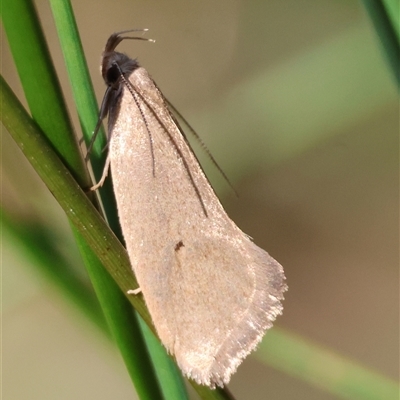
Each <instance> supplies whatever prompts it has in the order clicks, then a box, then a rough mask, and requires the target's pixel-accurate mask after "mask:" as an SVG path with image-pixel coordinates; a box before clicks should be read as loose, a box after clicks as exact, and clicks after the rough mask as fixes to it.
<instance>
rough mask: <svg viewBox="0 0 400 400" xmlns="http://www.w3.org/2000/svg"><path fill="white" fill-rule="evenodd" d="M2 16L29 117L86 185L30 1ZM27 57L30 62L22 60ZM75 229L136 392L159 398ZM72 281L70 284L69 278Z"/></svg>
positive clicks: (124, 306) (129, 329)
mask: <svg viewBox="0 0 400 400" xmlns="http://www.w3.org/2000/svg"><path fill="white" fill-rule="evenodd" d="M2 18H3V24H4V27H5V30H6V34H7V37H8V39H9V43H10V48H11V50H12V53H13V57H14V60H15V62H16V66H17V70H18V73H19V76H20V78H21V82H22V85H23V88H24V92H25V96H26V98H27V101H28V104H29V106H30V108H31V112H32V116H33V118H34V119H35V121H36V122H37V123H38V124H39V126H40V127H41V128H42V130H43V132H44V133H45V134H46V136H47V137H48V138H49V140H50V141H51V143H52V144H53V146H54V148H55V149H57V151H58V154H59V155H60V156H61V157H62V159H63V161H64V162H65V163H66V165H68V167H69V168H70V170H71V171H73V174H74V177H75V178H76V179H77V180H78V181H79V183H80V184H81V185H82V186H84V187H88V186H90V181H89V176H88V173H87V169H86V167H85V166H84V163H83V159H82V156H81V154H80V151H79V148H78V146H77V142H76V138H75V136H74V134H73V131H72V128H71V124H70V122H69V118H68V113H67V111H66V107H65V104H64V101H63V97H62V93H61V89H60V85H59V82H58V79H57V76H56V74H55V71H54V67H53V65H52V62H51V59H50V56H49V52H48V49H47V45H46V42H45V40H44V36H43V33H42V31H41V27H40V23H39V21H38V17H37V15H36V10H35V8H34V6H33V3H32V2H30V1H25V0H16V1H14V2H7V3H6V4H4V5H3V8H2ZM27 59H29V62H26V60H27ZM91 197H92V200H94V199H95V196H93V195H91ZM73 233H74V236H75V238H76V240H77V243H78V246H79V248H80V250H81V252H82V255H83V258H84V261H85V265H86V266H87V268H88V271H89V274H90V275H91V276H92V277H94V280H95V281H94V284H95V287H96V283H97V282H101V284H100V287H101V289H102V293H104V295H103V299H100V300H101V302H102V300H104V297H106V298H107V308H104V307H103V310H104V309H105V310H106V311H107V312H106V318H107V320H108V321H113V323H114V325H113V326H112V331H113V333H114V336H115V337H116V339H117V342H118V343H120V342H121V341H123V342H124V344H123V346H122V347H123V348H124V352H125V354H124V359H125V360H126V361H127V364H128V370H129V371H130V372H131V376H132V377H133V376H134V377H136V378H135V380H136V382H135V383H136V388H137V391H138V392H139V393H140V394H141V396H142V398H148V399H151V398H154V397H161V395H160V392H159V390H158V383H157V380H156V378H155V376H154V372H153V368H152V365H151V363H150V362H149V360H148V356H146V355H145V353H146V351H145V350H141V351H140V353H141V354H140V359H138V358H137V357H134V358H133V357H132V354H134V352H133V351H132V350H133V349H134V348H136V347H138V348H141V349H145V345H144V342H143V338H142V337H141V334H140V331H139V329H138V323H137V320H136V317H135V316H133V315H132V310H131V307H130V305H129V303H128V302H127V300H126V299H125V297H124V295H123V294H122V293H121V292H120V290H119V289H118V287H117V286H116V284H115V282H114V281H113V280H112V279H111V278H110V277H109V275H108V273H107V272H106V271H105V270H104V268H103V267H102V265H101V263H100V262H99V261H98V259H97V257H96V256H95V254H93V252H92V250H91V248H90V247H89V246H88V245H87V244H86V242H85V241H84V240H82V238H81V235H80V233H79V232H77V231H76V230H75V229H73ZM70 284H71V285H73V283H72V282H70ZM103 303H104V301H103ZM102 305H104V304H102ZM110 314H111V315H110ZM115 323H117V324H118V325H119V326H120V330H119V331H118V334H116V330H115V329H114V327H115ZM122 328H123V331H122ZM129 334H132V337H131V338H130V340H129V342H128V341H127V340H126V339H128V336H129ZM135 335H136V336H135ZM122 338H124V339H125V340H122ZM133 338H135V339H133ZM129 346H131V349H130V350H131V351H129V352H128V351H127V348H128V347H129Z"/></svg>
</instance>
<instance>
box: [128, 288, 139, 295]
mask: <svg viewBox="0 0 400 400" xmlns="http://www.w3.org/2000/svg"><path fill="white" fill-rule="evenodd" d="M141 291H142V289H140V287H139V288H137V289H130V290H128V291H127V292H126V294H133V295H135V296H136V295H137V294H139V293H140V292H141Z"/></svg>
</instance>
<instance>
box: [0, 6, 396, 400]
mask: <svg viewBox="0 0 400 400" xmlns="http://www.w3.org/2000/svg"><path fill="white" fill-rule="evenodd" d="M36 5H37V8H38V11H39V14H40V16H41V22H42V25H43V28H44V31H45V34H46V37H47V40H48V44H49V47H50V51H51V54H52V57H53V60H54V63H55V65H56V68H57V71H58V73H59V76H60V79H61V83H62V86H63V90H64V94H65V97H66V100H67V102H68V104H69V110H70V113H71V117H72V118H73V120H74V121H75V126H76V129H77V135H78V136H79V135H80V132H79V124H78V119H77V113H76V110H75V109H74V105H73V102H72V95H71V89H70V87H69V83H68V79H67V75H66V71H65V67H64V61H63V58H62V54H61V50H60V47H59V43H58V39H57V34H56V31H55V27H54V22H53V19H52V15H51V12H50V8H49V4H48V2H47V1H43V0H38V1H36ZM72 5H73V7H74V11H75V14H76V18H77V23H78V28H79V29H80V33H81V39H82V43H83V47H84V51H85V54H86V56H87V61H88V65H89V68H90V73H91V76H92V79H93V82H94V85H95V90H96V93H97V98H98V101H99V102H101V99H102V95H103V93H104V90H105V87H104V83H103V82H102V78H101V76H100V73H99V63H100V56H101V52H102V50H103V48H104V45H105V42H106V40H107V38H108V36H109V35H110V34H111V33H112V32H115V31H121V30H125V29H130V28H149V30H150V31H149V32H148V34H147V36H148V37H150V38H152V39H155V40H156V42H155V43H149V42H136V41H135V42H124V43H122V44H121V46H120V50H123V51H124V52H126V53H127V54H129V55H130V56H131V57H132V58H135V57H138V59H139V62H140V63H141V64H142V66H144V67H145V68H146V69H147V70H148V71H149V73H150V74H151V75H152V77H153V78H154V80H155V81H156V82H157V84H158V86H159V87H160V88H161V90H162V91H163V93H164V94H165V96H166V97H167V98H168V99H169V100H170V101H171V102H172V104H174V105H175V106H176V107H177V108H178V109H179V110H180V112H181V113H182V114H183V115H184V116H185V118H186V119H187V120H188V121H189V122H190V123H191V124H192V126H193V127H194V128H195V129H196V131H197V132H198V133H199V135H200V136H201V138H202V139H203V140H204V142H205V143H206V144H207V146H208V148H209V149H210V151H211V152H212V154H213V155H214V157H215V158H216V159H217V161H218V163H219V165H220V166H221V167H222V169H223V170H224V171H225V173H226V174H227V175H228V177H229V178H230V179H231V180H232V182H233V184H234V187H235V189H236V190H237V192H238V194H239V197H238V198H237V197H235V195H234V193H232V191H231V190H230V188H229V187H228V186H227V184H226V183H225V182H224V181H223V180H222V179H221V177H220V176H219V175H218V172H217V171H216V170H215V169H214V168H213V167H212V166H211V165H210V162H209V161H208V160H207V157H205V156H204V154H202V153H199V152H197V154H199V156H200V159H201V160H202V162H203V165H204V167H205V170H206V172H207V174H208V175H209V177H210V179H211V182H212V183H213V185H214V187H215V188H216V191H217V193H218V194H219V195H220V197H221V200H222V203H223V204H224V206H225V208H226V210H227V212H228V214H229V215H230V217H231V218H232V219H233V220H234V221H235V222H236V223H237V224H238V225H239V227H240V228H241V229H242V230H243V231H245V232H246V233H247V234H249V235H250V236H251V237H253V238H254V241H255V242H256V243H257V244H258V245H259V246H261V247H263V248H264V249H266V250H267V251H268V252H269V253H270V254H271V255H272V256H273V257H274V258H276V259H277V260H279V262H280V263H281V264H282V265H283V266H284V269H285V274H286V277H287V283H288V285H289V291H288V292H287V294H286V296H285V301H284V313H283V315H282V316H281V317H279V318H278V320H277V322H276V324H275V325H276V326H278V327H281V328H285V329H286V330H287V331H290V332H292V333H294V334H297V335H300V336H302V337H304V338H306V339H307V340H309V341H311V342H312V343H315V344H318V345H322V346H324V347H326V348H329V349H330V350H331V351H332V352H334V353H337V354H339V355H343V356H345V357H349V358H351V359H353V360H354V361H356V362H358V363H360V364H362V365H364V366H365V367H367V368H370V369H373V370H375V371H376V372H379V373H380V374H382V375H384V376H386V377H388V378H391V379H396V380H397V379H398V375H399V269H398V267H399V265H398V244H399V231H398V229H399V226H398V222H399V218H398V217H399V215H398V213H399V202H398V200H399V190H398V189H399V187H398V184H399V180H398V178H399V176H398V175H399V170H398V167H399V160H398V155H399V154H398V151H399V143H398V133H399V109H398V95H397V89H396V82H395V79H394V77H393V76H392V74H391V71H390V69H389V68H388V65H387V63H386V59H385V57H384V53H383V51H382V48H381V45H380V43H379V41H378V38H377V35H376V31H375V30H374V28H373V25H372V23H371V20H370V18H369V17H368V15H367V14H366V12H365V9H364V8H363V6H362V3H361V2H359V1H339V0H337V1H332V0H331V1H328V0H318V1H317V0H288V1H285V2H281V1H277V0H269V1H253V2H246V1H233V0H229V1H228V0H222V1H219V2H212V1H194V2H193V1H192V2H184V1H170V2H154V1H152V2H145V1H132V0H120V1H113V2H105V1H93V0H87V1H85V2H78V1H72ZM1 61H2V73H3V75H4V77H5V79H6V80H7V81H8V82H9V84H10V85H11V86H12V88H13V90H14V91H15V92H16V93H17V94H18V95H19V97H20V99H21V100H22V101H24V98H23V92H22V89H21V86H20V84H19V80H18V76H17V74H16V71H15V67H14V65H13V61H12V57H11V55H10V53H9V49H8V46H7V40H6V37H5V35H4V33H3V34H2V60H1ZM27 61H28V60H27ZM1 135H2V136H1V137H2V139H1V140H2V142H1V149H2V166H1V167H2V169H1V174H2V175H1V176H2V184H1V185H2V186H1V189H2V205H3V207H4V208H5V210H7V212H9V213H11V214H12V215H14V216H15V217H16V218H21V219H24V220H26V219H29V218H33V219H35V220H41V221H43V224H46V226H47V227H48V229H49V230H51V231H52V232H54V237H55V238H56V239H57V241H58V246H59V250H60V252H62V253H63V254H65V257H67V258H69V259H70V260H71V263H72V264H75V265H76V266H77V268H78V269H79V268H80V265H81V261H80V257H79V253H78V250H77V248H76V245H75V244H74V240H73V238H72V237H71V235H70V228H69V225H68V223H67V220H66V218H65V215H64V214H63V212H62V211H61V209H60V207H59V206H58V204H57V203H56V202H55V200H54V199H53V197H52V196H51V194H50V193H49V192H48V190H47V189H46V187H45V186H44V185H43V184H42V182H41V181H40V180H39V178H38V177H37V176H36V173H35V172H34V171H33V170H32V168H31V167H30V165H29V163H28V162H27V160H26V159H25V158H24V156H23V155H22V153H21V151H20V150H19V149H18V147H17V146H16V145H15V143H14V142H13V140H12V139H11V137H10V136H9V135H8V133H7V132H5V131H4V129H2V132H1ZM1 251H2V279H3V282H2V285H3V286H2V302H3V304H2V307H3V309H2V324H3V326H2V335H3V338H2V340H3V350H2V358H3V372H2V373H3V389H2V391H3V396H4V397H3V398H4V399H5V400H8V399H13V400H16V399H26V398H29V399H71V398H76V399H84V398H85V399H86V398H96V399H97V400H103V399H104V400H105V399H110V398H118V399H134V398H135V393H134V389H133V387H132V384H131V381H130V378H129V376H128V374H127V373H126V371H125V367H124V365H123V362H122V361H121V358H120V356H119V354H118V351H117V350H116V349H115V348H113V347H112V345H111V344H110V343H109V342H108V341H107V340H106V339H105V338H104V337H103V336H101V334H99V333H98V332H97V331H96V330H95V329H94V327H92V326H91V325H90V324H89V323H88V322H87V321H86V320H85V319H84V318H83V317H82V316H81V315H80V314H79V313H78V312H77V311H76V310H75V309H74V308H73V307H71V305H70V304H69V303H68V302H67V301H65V300H64V299H63V298H62V296H60V294H59V293H58V292H57V291H56V290H55V289H54V288H53V287H52V286H51V285H50V284H49V283H48V282H47V281H46V280H45V279H43V278H42V277H41V276H40V275H39V274H37V272H36V271H35V270H34V269H33V268H31V267H30V265H29V259H27V258H26V257H25V255H24V253H23V252H21V250H20V249H19V248H18V246H16V245H15V243H14V242H13V241H12V240H11V237H9V236H8V235H7V232H6V231H5V232H3V234H2V250H1ZM267 340H268V335H267V336H266V339H265V341H267ZM321 367H323V366H321ZM229 388H230V390H231V391H232V392H233V393H234V394H235V396H236V398H237V399H266V398H268V399H278V400H279V399H293V398H296V399H311V400H312V399H324V400H325V399H326V400H328V399H334V398H336V397H334V396H333V395H332V394H329V393H326V392H324V391H323V390H321V389H318V388H316V387H313V386H310V385H308V384H306V383H304V382H302V381H300V380H298V379H296V378H294V377H291V376H288V375H286V374H284V373H282V372H280V371H277V370H275V369H273V368H271V367H269V366H267V365H265V364H264V363H263V362H262V361H260V357H259V356H258V353H257V355H256V356H252V357H249V358H248V359H247V360H246V361H245V362H244V363H243V364H242V366H241V367H240V368H239V370H238V372H237V374H236V375H234V377H233V379H232V381H231V384H230V385H229ZM193 398H195V396H193Z"/></svg>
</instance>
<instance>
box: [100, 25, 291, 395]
mask: <svg viewBox="0 0 400 400" xmlns="http://www.w3.org/2000/svg"><path fill="white" fill-rule="evenodd" d="M128 32H132V31H124V32H119V33H114V34H112V35H111V36H110V37H109V39H108V41H107V44H106V47H105V50H104V52H103V55H102V62H101V71H102V75H103V78H104V81H105V83H106V85H107V90H106V93H105V96H104V99H103V103H102V106H101V110H100V116H99V122H98V124H97V127H96V129H95V133H96V132H97V130H98V128H99V126H100V124H101V122H102V121H103V119H104V118H105V117H107V116H108V139H109V150H108V157H107V161H106V166H105V170H104V173H103V177H102V179H101V180H100V182H99V184H98V185H96V187H97V186H99V185H101V184H102V183H103V182H104V180H105V179H106V176H107V172H108V168H109V167H111V174H112V181H113V187H114V192H115V197H116V201H117V207H118V215H119V219H120V223H121V227H122V232H123V235H124V239H125V243H126V248H127V251H128V254H129V258H130V262H131V265H132V269H133V271H134V273H135V274H136V277H137V280H138V283H139V285H140V291H141V292H142V293H143V296H144V299H145V302H146V304H147V307H148V309H149V312H150V314H151V317H152V320H153V323H154V326H155V328H156V331H157V333H158V336H159V338H160V340H161V342H162V343H163V345H164V346H165V347H166V349H167V350H168V352H169V353H170V354H172V355H173V356H174V357H175V359H176V361H177V363H178V365H179V367H180V369H181V370H182V372H183V374H184V375H186V376H187V377H188V378H191V379H193V380H195V381H196V382H197V383H199V384H202V385H207V386H209V387H210V388H215V387H216V386H221V387H222V386H223V385H225V384H227V383H228V382H229V380H230V378H231V376H232V374H233V373H234V372H235V371H236V369H237V368H238V366H239V365H240V363H241V362H242V361H243V359H244V358H245V357H246V356H247V355H248V354H249V353H250V352H251V351H252V350H254V349H255V347H256V346H257V344H258V343H259V342H260V341H261V339H262V337H263V336H264V334H265V332H266V331H267V330H268V329H269V328H271V326H272V323H273V321H274V320H275V318H276V317H277V315H279V314H281V313H282V304H281V300H283V293H284V292H285V290H287V286H286V284H285V276H284V273H283V268H282V266H281V265H280V264H279V263H278V262H277V261H275V260H274V259H273V258H272V257H271V256H270V255H269V254H268V253H267V252H266V251H264V250H262V249H261V248H260V247H258V246H257V245H255V244H254V243H253V242H252V240H251V239H250V238H249V237H248V236H247V235H246V234H245V233H243V232H242V231H241V230H240V229H239V228H238V227H237V226H236V225H235V223H234V222H233V221H232V220H231V219H230V218H229V217H228V215H227V214H226V212H225V211H224V209H223V207H222V205H221V203H220V201H219V200H218V198H217V196H216V194H215V192H214V190H213V189H212V187H211V185H210V183H209V181H208V180H207V178H206V176H205V174H204V172H203V170H202V168H201V167H200V165H199V162H198V161H197V159H196V156H195V155H194V153H193V151H192V150H191V148H190V145H189V144H188V142H187V140H186V138H185V136H184V134H183V132H182V131H181V129H180V126H179V124H178V122H177V120H176V119H175V117H174V116H173V114H172V112H171V111H170V109H169V107H168V102H167V101H166V99H165V98H164V96H163V94H162V93H161V91H160V90H159V88H158V87H157V85H156V84H155V83H154V81H153V80H152V78H151V77H150V76H149V74H148V72H147V71H146V70H145V69H144V68H142V67H141V66H140V65H139V63H138V62H137V60H136V59H131V58H129V57H128V56H127V55H125V54H122V53H119V52H117V51H115V49H116V47H117V45H118V44H119V43H120V42H121V41H122V40H124V39H141V40H146V39H143V38H141V37H135V36H126V35H125V34H126V33H128Z"/></svg>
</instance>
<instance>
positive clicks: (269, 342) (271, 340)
mask: <svg viewBox="0 0 400 400" xmlns="http://www.w3.org/2000/svg"><path fill="white" fill-rule="evenodd" d="M255 355H256V357H257V358H259V359H260V360H262V361H264V362H265V363H268V364H270V365H273V366H274V367H275V368H277V369H279V370H281V371H284V372H286V373H287V374H289V375H292V376H296V377H297V378H300V379H301V380H303V381H305V382H309V383H310V384H312V385H313V386H316V387H320V388H322V389H323V390H325V391H327V392H330V393H332V394H333V395H335V396H337V398H342V399H351V400H381V399H385V400H396V399H398V398H399V397H398V396H399V387H398V385H397V384H396V382H394V381H392V380H390V379H389V378H386V377H383V376H382V375H380V374H378V373H376V372H374V371H371V370H368V369H367V368H365V367H364V366H362V365H360V364H358V363H356V362H354V361H353V360H349V359H347V358H345V357H342V356H340V355H338V354H337V353H334V352H333V351H331V350H329V349H325V348H323V347H322V346H317V345H315V344H314V343H310V342H308V341H306V340H304V339H303V338H301V337H298V336H296V335H293V334H290V333H287V332H285V331H283V330H282V329H279V328H277V327H275V328H274V329H272V330H271V331H270V332H268V335H267V336H266V338H265V340H264V341H263V342H262V343H261V345H260V348H259V351H258V352H257V353H255ZM322 365H323V366H324V367H323V368H321V366H322Z"/></svg>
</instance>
